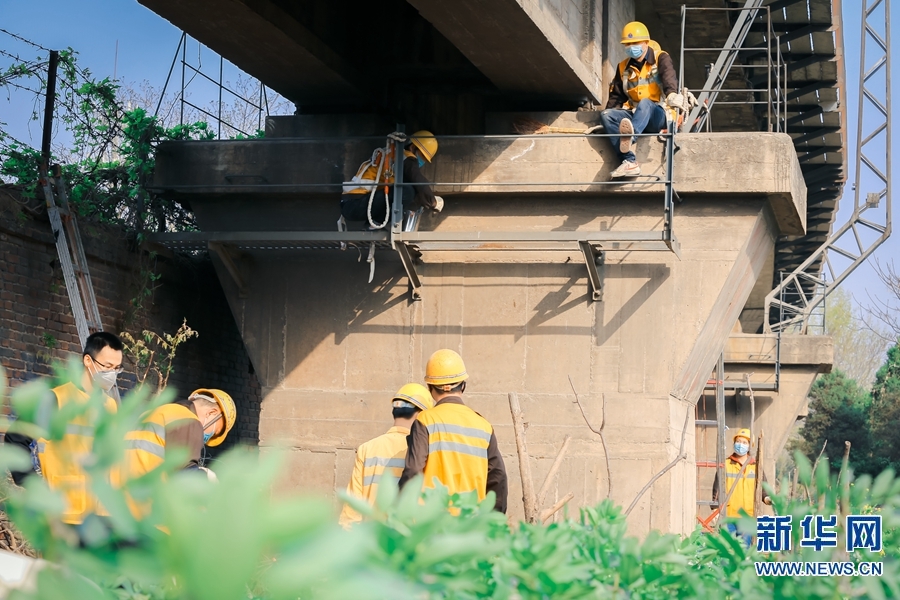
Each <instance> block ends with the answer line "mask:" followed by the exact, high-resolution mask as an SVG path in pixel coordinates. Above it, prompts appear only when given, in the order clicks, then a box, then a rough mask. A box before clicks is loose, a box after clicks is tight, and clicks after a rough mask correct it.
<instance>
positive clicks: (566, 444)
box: [537, 435, 572, 506]
mask: <svg viewBox="0 0 900 600" xmlns="http://www.w3.org/2000/svg"><path fill="white" fill-rule="evenodd" d="M571 441H572V436H571V435H567V436H566V439H564V440H563V443H562V446H560V448H559V452H557V454H556V460H554V461H553V465H551V466H550V470H549V471H547V477H545V478H544V484H543V485H542V486H541V491H539V492H538V496H537V505H538V506H543V505H544V500H545V499H546V498H547V492H548V491H550V485H551V484H552V483H553V478H554V477H555V476H556V472H557V471H559V467H560V466H561V465H562V461H563V457H564V456H565V455H566V451H567V450H568V449H569V442H571Z"/></svg>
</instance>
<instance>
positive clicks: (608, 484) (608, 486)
mask: <svg viewBox="0 0 900 600" xmlns="http://www.w3.org/2000/svg"><path fill="white" fill-rule="evenodd" d="M568 377H569V385H571V386H572V393H573V394H575V402H576V404H578V408H579V409H580V410H581V416H582V417H584V422H585V423H586V424H587V426H588V428H589V429H590V430H591V431H593V432H594V433H596V434H597V435H599V436H600V443H601V444H603V458H604V459H605V460H606V497H607V498H610V497H612V469H610V467H609V449H608V448H607V447H606V437H604V435H603V428H604V427H606V394H600V397H601V398H602V400H603V417H602V418H601V419H600V429H596V428H595V427H594V426H593V425H591V421H590V420H589V419H588V416H587V413H586V412H585V411H584V406H583V405H582V404H581V400H580V399H579V398H578V392H577V391H575V382H574V381H572V376H571V375H569V376H568Z"/></svg>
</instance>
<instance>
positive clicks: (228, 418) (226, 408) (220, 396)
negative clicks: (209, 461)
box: [190, 388, 237, 446]
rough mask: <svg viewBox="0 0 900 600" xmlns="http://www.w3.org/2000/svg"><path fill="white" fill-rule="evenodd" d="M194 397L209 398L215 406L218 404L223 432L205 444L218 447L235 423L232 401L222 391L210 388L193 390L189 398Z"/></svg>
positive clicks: (235, 417)
mask: <svg viewBox="0 0 900 600" xmlns="http://www.w3.org/2000/svg"><path fill="white" fill-rule="evenodd" d="M194 396H201V397H203V398H211V399H213V400H215V401H216V404H218V405H219V408H220V409H221V410H222V416H223V418H224V419H225V430H224V431H222V434H221V435H214V436H212V437H211V438H209V441H208V442H206V445H207V446H218V445H219V444H221V443H222V442H224V441H225V438H226V437H227V436H228V432H229V431H231V428H232V427H234V423H235V421H237V409H235V407H234V400H232V399H231V396H229V395H228V394H226V393H225V392H223V391H222V390H214V389H211V388H210V389H207V388H200V389H199V390H194V391H193V393H192V394H191V395H190V398H193V397H194Z"/></svg>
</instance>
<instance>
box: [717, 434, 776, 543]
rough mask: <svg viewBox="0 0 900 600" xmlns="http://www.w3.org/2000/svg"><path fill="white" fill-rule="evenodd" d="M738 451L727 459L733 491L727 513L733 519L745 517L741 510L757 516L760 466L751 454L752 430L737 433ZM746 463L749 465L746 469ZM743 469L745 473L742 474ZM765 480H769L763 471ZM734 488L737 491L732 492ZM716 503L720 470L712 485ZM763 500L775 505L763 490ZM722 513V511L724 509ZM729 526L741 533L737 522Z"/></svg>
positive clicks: (729, 490)
mask: <svg viewBox="0 0 900 600" xmlns="http://www.w3.org/2000/svg"><path fill="white" fill-rule="evenodd" d="M733 441H734V452H733V453H732V454H731V456H729V457H728V458H726V459H725V481H726V482H727V486H726V488H725V495H726V497H727V495H728V493H729V492H730V493H731V497H730V498H728V504H727V505H726V506H725V516H726V517H729V518H738V517H740V516H741V510H744V511H745V512H746V513H747V514H748V515H749V516H751V517H755V516H756V506H755V497H756V478H757V466H756V461H755V460H754V459H753V457H752V456H750V430H749V429H739V430H738V431H737V433H735V434H734V438H733ZM744 464H747V467H746V468H744ZM741 469H743V473H741ZM762 480H763V482H765V481H766V478H765V474H763V479H762ZM732 490H734V491H732ZM712 500H713V502H718V501H719V473H718V471H716V477H715V479H713V488H712ZM762 500H763V502H764V503H766V504H772V500H771V498H769V496H768V494H766V493H765V491H763V494H762ZM720 514H721V511H720ZM725 527H726V529H728V531H730V532H731V533H734V534H737V527H736V526H735V524H734V523H728V524H727V525H726V526H725ZM744 538H745V539H744V541H745V542H746V543H747V545H749V544H750V539H751V536H747V535H745V536H744Z"/></svg>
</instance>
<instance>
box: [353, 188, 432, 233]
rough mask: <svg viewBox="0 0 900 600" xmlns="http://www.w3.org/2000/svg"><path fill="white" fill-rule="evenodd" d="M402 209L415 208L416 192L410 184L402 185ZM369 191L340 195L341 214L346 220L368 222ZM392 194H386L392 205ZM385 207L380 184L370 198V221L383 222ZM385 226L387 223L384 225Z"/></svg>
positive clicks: (382, 189) (385, 213)
mask: <svg viewBox="0 0 900 600" xmlns="http://www.w3.org/2000/svg"><path fill="white" fill-rule="evenodd" d="M402 189H403V192H402V194H403V195H402V197H403V210H404V211H407V210H415V208H417V207H416V206H415V197H416V192H415V189H414V188H413V187H412V186H403V188H402ZM369 193H370V192H367V193H365V194H343V195H342V196H341V215H342V216H343V217H344V218H345V219H347V220H348V221H363V222H364V223H366V225H368V224H369V219H368V216H366V211H367V207H368V206H369ZM393 200H394V197H393V194H389V195H388V202H389V203H390V204H391V205H393ZM386 209H387V207H386V206H385V202H384V186H380V187H379V188H378V189H377V190H375V197H374V198H373V199H372V221H373V222H374V223H376V224H378V223H384V221H385V215H387V214H388V213H387V212H385V211H386ZM385 227H387V225H385Z"/></svg>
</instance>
